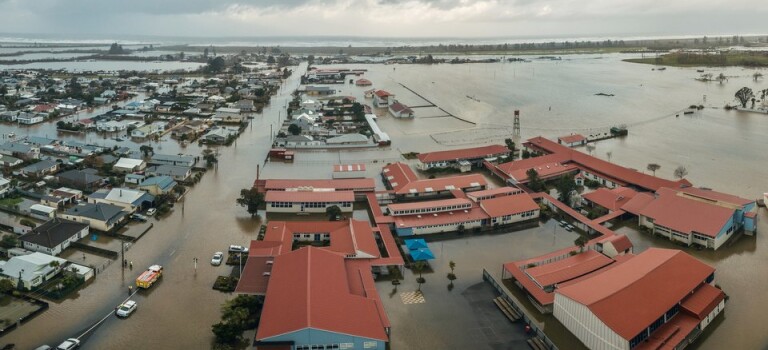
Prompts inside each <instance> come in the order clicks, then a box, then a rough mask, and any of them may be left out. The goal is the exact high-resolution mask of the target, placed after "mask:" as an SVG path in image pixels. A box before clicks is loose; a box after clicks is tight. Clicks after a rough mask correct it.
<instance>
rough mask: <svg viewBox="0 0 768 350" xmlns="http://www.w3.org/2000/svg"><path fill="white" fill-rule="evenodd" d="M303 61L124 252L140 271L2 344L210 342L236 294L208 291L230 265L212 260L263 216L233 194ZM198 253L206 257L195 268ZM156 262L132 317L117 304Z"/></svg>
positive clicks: (79, 297) (190, 149)
mask: <svg viewBox="0 0 768 350" xmlns="http://www.w3.org/2000/svg"><path fill="white" fill-rule="evenodd" d="M305 69H306V65H305V64H303V65H301V66H300V67H294V73H293V74H292V76H291V77H289V78H288V79H287V80H286V81H284V84H283V86H282V87H281V89H280V91H279V92H278V94H277V95H275V96H273V98H272V100H271V102H270V105H269V106H267V107H266V108H265V109H264V111H263V113H262V114H261V115H255V118H254V119H253V120H251V125H249V126H248V127H247V128H246V129H245V131H244V132H243V134H242V135H241V136H240V138H238V139H237V141H236V142H235V143H233V144H232V145H231V146H229V147H220V148H219V149H218V152H219V165H218V167H217V168H216V169H211V170H209V171H208V172H207V173H206V174H205V175H204V176H203V178H202V180H201V181H200V183H198V184H196V185H195V186H194V187H192V188H191V191H190V192H189V193H188V194H187V195H186V196H185V198H184V199H183V200H182V201H183V203H182V202H179V203H178V204H177V205H176V207H175V209H174V211H173V212H172V213H171V214H170V215H168V216H166V217H164V218H162V219H159V220H157V219H151V220H156V221H154V228H153V229H152V230H151V231H149V232H148V233H147V234H146V235H145V236H144V237H142V238H141V239H140V240H139V241H138V242H136V243H135V244H134V246H133V247H132V249H130V251H129V252H127V253H126V258H127V259H128V260H131V261H132V262H133V263H134V265H135V266H134V269H133V270H129V269H122V268H121V264H111V265H110V266H109V267H107V268H106V269H105V270H104V271H102V272H101V273H100V274H99V275H97V276H96V278H95V280H94V281H93V282H92V283H90V284H89V285H87V286H86V287H85V288H83V289H81V290H80V291H78V292H77V293H76V294H75V295H74V296H72V297H71V298H70V299H66V300H64V301H61V302H60V303H51V306H50V308H49V309H48V310H47V311H46V312H44V313H42V314H41V315H39V316H37V317H35V318H33V319H32V320H30V321H29V322H27V323H25V324H23V325H22V326H21V327H20V328H19V329H16V330H14V331H12V332H11V333H9V334H8V335H7V336H5V337H4V339H3V342H2V343H14V344H16V346H17V348H19V349H32V348H35V347H37V346H40V345H43V344H47V345H51V346H55V345H57V344H59V343H60V342H61V341H63V340H65V339H67V338H79V339H80V340H81V341H82V342H83V343H82V349H86V350H87V349H127V348H139V349H174V348H185V349H208V348H210V346H211V344H212V341H213V334H212V332H211V325H213V324H214V323H216V322H218V320H219V318H220V306H221V304H222V303H223V302H224V301H225V300H227V299H229V298H231V297H232V296H233V295H232V294H228V293H221V292H218V291H215V290H213V289H211V287H212V286H213V282H214V281H215V279H216V277H217V276H219V275H228V274H229V272H230V271H231V268H232V267H230V266H225V265H222V266H218V267H217V266H211V265H210V264H209V263H207V262H208V261H210V260H209V259H210V258H211V256H212V254H213V253H214V252H216V251H226V247H227V246H228V245H230V244H240V245H246V244H247V243H248V242H249V241H250V240H251V239H255V237H256V235H257V233H258V227H259V225H260V220H259V218H251V217H250V215H249V214H248V213H247V212H246V211H245V210H244V209H243V208H242V207H239V206H237V205H236V203H235V199H236V198H237V197H239V192H240V189H242V188H249V187H250V186H252V184H253V181H254V178H255V176H256V166H257V165H261V164H263V161H264V159H265V157H266V155H267V153H268V151H269V148H270V146H271V136H270V135H269V134H270V125H272V126H273V128H274V127H277V126H278V125H280V119H281V118H285V114H286V113H285V107H286V106H287V103H288V102H289V101H290V100H291V99H292V96H291V92H293V91H294V90H295V89H296V88H297V87H298V85H299V78H300V75H301V72H303V71H304V70H305ZM274 130H275V132H276V130H277V128H274ZM161 145H162V146H161ZM161 145H156V144H155V145H153V146H154V147H155V151H156V152H158V153H177V152H174V151H175V148H176V147H179V146H178V145H176V144H175V141H168V142H165V143H162V144H161ZM159 148H165V151H163V150H162V149H159ZM204 148H205V147H198V146H197V145H196V144H193V145H188V146H187V147H186V148H185V149H180V150H179V152H184V153H187V154H201V153H202V151H203V149H204ZM212 148H213V147H212ZM182 208H183V209H182ZM194 258H197V259H199V262H198V265H197V269H195V265H194V262H193V261H194V260H193V259H194ZM153 264H159V265H162V266H163V267H164V273H163V277H162V278H161V279H160V280H159V281H158V282H157V283H156V284H155V285H154V286H152V287H151V288H150V289H147V290H139V291H135V292H133V294H132V296H131V298H132V299H133V300H136V301H137V303H138V308H137V310H136V312H134V313H133V314H132V315H131V316H130V317H128V318H125V319H119V318H117V317H115V316H113V315H114V309H115V307H116V306H118V305H119V304H121V303H122V302H123V301H124V300H126V295H127V290H128V286H129V285H132V284H133V283H134V279H135V278H136V277H137V276H138V274H139V273H141V271H142V270H144V269H145V268H146V267H148V266H149V265H153Z"/></svg>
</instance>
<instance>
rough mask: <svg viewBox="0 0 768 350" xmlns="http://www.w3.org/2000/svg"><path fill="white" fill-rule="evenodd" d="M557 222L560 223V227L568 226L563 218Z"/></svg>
mask: <svg viewBox="0 0 768 350" xmlns="http://www.w3.org/2000/svg"><path fill="white" fill-rule="evenodd" d="M559 224H560V227H565V226H568V223H567V222H565V220H560V222H559Z"/></svg>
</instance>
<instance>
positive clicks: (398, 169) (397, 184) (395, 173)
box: [381, 162, 419, 191]
mask: <svg viewBox="0 0 768 350" xmlns="http://www.w3.org/2000/svg"><path fill="white" fill-rule="evenodd" d="M381 172H382V174H383V175H384V177H385V178H386V179H387V181H388V182H389V185H390V186H392V189H393V190H395V191H397V190H399V189H401V188H402V187H403V186H405V185H407V184H408V183H410V182H412V181H416V180H418V179H419V178H418V176H416V173H414V172H413V169H411V167H409V166H408V164H404V163H400V162H397V163H392V164H388V165H386V166H384V168H382V171H381Z"/></svg>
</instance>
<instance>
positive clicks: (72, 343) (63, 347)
mask: <svg viewBox="0 0 768 350" xmlns="http://www.w3.org/2000/svg"><path fill="white" fill-rule="evenodd" d="M78 346H80V341H79V340H77V339H75V338H69V339H67V340H65V341H64V342H62V343H61V344H59V346H57V347H56V350H72V349H74V348H77V347H78Z"/></svg>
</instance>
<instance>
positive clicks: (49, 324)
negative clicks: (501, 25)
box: [0, 54, 768, 349]
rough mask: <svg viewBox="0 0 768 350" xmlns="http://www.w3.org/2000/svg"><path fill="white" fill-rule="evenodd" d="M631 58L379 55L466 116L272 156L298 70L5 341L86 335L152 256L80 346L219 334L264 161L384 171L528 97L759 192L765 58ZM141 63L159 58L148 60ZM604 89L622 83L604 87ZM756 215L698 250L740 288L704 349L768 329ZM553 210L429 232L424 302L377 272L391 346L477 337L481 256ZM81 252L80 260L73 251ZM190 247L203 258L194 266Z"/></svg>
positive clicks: (546, 238) (743, 344)
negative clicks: (230, 263) (657, 63)
mask: <svg viewBox="0 0 768 350" xmlns="http://www.w3.org/2000/svg"><path fill="white" fill-rule="evenodd" d="M625 57H629V56H627V55H621V54H612V55H602V56H599V55H572V56H564V57H563V59H562V60H561V61H543V60H533V61H532V62H530V63H494V64H464V65H449V64H441V65H432V66H426V65H359V66H356V65H350V66H345V68H364V69H368V72H367V73H366V75H365V77H366V78H367V79H369V80H371V81H373V84H374V87H375V88H378V89H385V90H387V91H390V92H392V93H394V94H396V95H397V98H398V99H399V100H400V101H402V102H403V103H406V104H409V105H415V106H418V105H423V104H425V103H424V102H425V101H424V100H423V99H422V98H420V97H418V96H416V95H415V94H413V93H412V92H410V91H409V90H408V89H406V88H405V87H403V86H402V85H401V84H403V85H405V86H407V87H408V88H410V89H412V90H413V91H416V92H418V93H419V94H421V95H422V96H424V97H425V98H427V99H429V100H430V101H432V102H434V103H435V104H436V105H437V106H439V107H441V108H443V109H444V110H446V111H448V112H450V113H451V114H453V115H455V116H457V117H460V118H461V119H464V120H459V119H456V118H453V117H441V116H439V113H436V112H435V111H434V110H432V109H430V110H424V111H425V112H424V113H425V114H424V115H422V114H421V110H422V109H421V108H416V109H415V112H416V118H415V119H414V120H397V119H394V118H392V117H391V116H388V115H386V114H385V112H384V110H379V111H377V114H379V115H380V118H379V124H380V126H381V128H382V129H383V130H384V131H385V132H387V133H389V135H390V136H391V138H392V140H393V142H392V146H391V147H387V148H382V149H371V150H355V151H341V152H338V151H334V152H316V151H315V152H302V151H298V152H297V155H296V161H295V162H294V163H293V164H290V163H277V162H265V158H266V154H267V152H268V150H269V147H270V144H271V137H270V135H269V133H270V125H272V127H273V128H274V130H275V131H276V130H277V128H276V127H277V126H278V125H279V124H280V121H281V120H282V119H284V118H285V106H286V103H287V101H289V100H290V96H289V94H290V92H291V91H293V89H295V88H296V87H297V86H298V77H299V75H300V74H297V73H295V74H294V75H293V76H292V77H291V78H290V79H288V81H286V83H285V85H284V86H283V88H282V90H281V91H280V93H279V94H278V95H277V96H275V98H273V100H272V103H271V104H270V106H268V107H267V108H265V110H264V112H263V114H262V115H257V116H256V117H255V119H253V120H252V121H251V125H249V126H248V127H247V128H246V129H245V131H244V133H243V134H242V135H241V136H240V138H239V139H237V141H236V142H235V143H234V144H233V145H232V146H230V147H221V148H219V154H220V155H219V166H218V168H217V169H213V170H209V171H208V172H207V173H206V174H205V175H204V176H203V178H202V180H201V182H200V183H198V184H196V185H195V186H194V187H192V188H191V191H190V192H189V193H188V195H187V196H186V197H185V198H184V200H183V202H180V203H178V204H177V205H176V206H175V208H174V211H173V212H172V214H170V215H169V216H167V217H165V218H162V219H159V220H156V219H154V218H153V219H150V222H151V223H153V224H154V227H153V228H152V229H151V230H150V231H149V232H148V233H147V234H146V235H144V236H143V237H142V238H141V239H140V240H139V241H138V242H137V243H136V244H135V245H134V246H133V247H131V249H130V250H129V251H128V252H127V254H126V258H127V259H129V260H131V261H133V263H134V270H133V271H130V270H128V269H125V270H123V269H121V266H120V264H112V265H110V266H108V267H107V268H106V269H105V270H104V271H103V272H100V273H99V275H97V276H96V280H95V281H94V282H93V283H91V284H90V285H89V286H87V287H86V288H84V289H83V290H81V291H80V292H79V293H78V294H77V295H76V297H73V298H70V299H66V300H64V301H61V302H59V303H51V307H50V309H49V310H47V311H46V312H44V313H42V314H41V315H39V316H37V317H36V318H34V319H33V320H31V321H30V322H28V323H26V324H24V325H23V326H22V327H20V328H19V329H17V330H14V331H13V332H11V333H9V334H8V335H7V336H5V337H4V339H3V342H9V343H16V344H17V345H18V346H19V347H20V348H22V349H27V348H34V347H35V346H38V345H41V344H53V343H58V342H59V341H61V340H62V339H64V338H67V337H72V336H79V335H80V334H82V333H83V332H84V331H85V330H86V329H87V328H88V327H89V326H90V325H91V324H93V323H95V322H96V321H98V320H100V319H101V318H103V317H104V316H105V315H107V314H108V313H110V312H111V311H112V310H113V308H114V307H115V306H116V305H118V304H119V303H120V302H121V301H122V300H123V299H125V298H126V297H127V286H128V285H131V284H132V283H133V280H134V279H135V277H136V276H137V275H138V273H139V272H140V271H141V270H143V269H144V268H146V267H147V266H149V265H151V264H161V265H163V266H164V267H165V276H164V277H163V280H162V282H160V283H159V284H158V285H156V286H154V287H153V288H152V289H150V290H148V291H142V292H140V293H138V294H137V295H136V296H135V297H134V299H136V300H137V301H138V303H139V305H140V306H139V309H138V311H137V312H136V313H135V314H134V315H133V316H131V317H130V318H128V319H125V320H120V319H117V318H114V317H113V318H109V319H108V320H107V321H105V322H104V323H103V324H102V325H101V326H100V327H98V328H97V329H96V330H95V331H93V332H92V334H90V335H88V337H86V342H85V343H84V345H83V348H84V349H119V348H129V347H130V348H150V349H151V348H156V349H163V348H188V349H206V348H210V344H211V342H212V340H213V335H212V333H211V325H212V324H214V323H216V322H218V319H219V312H220V311H219V310H220V308H219V307H220V305H221V303H222V302H223V301H224V300H226V299H228V298H231V297H232V295H230V294H225V293H220V292H217V291H214V290H212V289H211V286H212V285H213V281H214V280H215V278H216V276H218V275H225V274H228V273H229V269H230V267H226V266H220V267H214V266H210V264H208V263H207V262H208V261H209V259H210V257H211V255H212V254H213V252H215V251H224V250H225V249H226V247H227V246H228V245H229V244H241V245H245V244H247V242H248V241H249V240H251V239H255V237H256V235H257V233H258V228H259V225H260V223H261V222H260V220H259V219H253V218H251V217H250V215H248V214H247V212H246V211H245V210H244V209H243V208H241V207H238V206H236V204H235V198H237V197H238V196H239V192H240V189H242V188H246V187H250V186H251V185H252V183H253V181H254V179H255V177H256V167H257V166H258V165H260V166H261V177H262V178H278V177H281V178H329V177H330V173H331V165H332V164H336V163H353V162H354V163H357V162H362V163H367V164H368V170H367V175H368V176H369V177H374V178H376V179H377V183H378V184H379V186H380V185H381V183H380V178H379V176H378V172H379V171H380V167H381V165H383V164H386V163H387V162H393V161H396V160H398V159H400V153H401V152H411V151H416V152H424V151H429V150H440V149H446V148H450V147H464V146H467V145H474V144H482V143H500V142H503V140H504V138H507V137H510V135H511V131H512V115H513V111H514V110H520V111H521V115H522V118H521V119H522V121H521V124H522V139H523V140H524V139H527V138H530V137H534V136H538V135H543V136H546V137H555V136H561V135H565V134H569V133H571V132H579V133H591V132H603V131H604V130H606V129H607V128H609V127H611V126H614V125H620V124H625V125H627V127H628V129H629V136H627V137H625V138H621V139H613V140H608V141H600V142H599V143H597V145H596V146H597V148H596V150H595V152H594V155H596V156H598V157H601V158H608V152H610V154H611V156H610V157H611V161H613V162H616V163H619V164H621V165H624V166H628V167H632V168H636V169H640V170H643V169H645V168H646V165H647V164H648V163H658V164H660V165H661V169H660V170H659V171H657V175H659V176H662V177H666V178H672V171H673V170H674V169H675V168H676V167H677V166H678V165H683V166H685V167H686V168H687V169H688V172H689V176H688V178H689V179H690V181H691V182H693V183H694V184H695V185H697V186H705V187H711V188H714V189H716V190H720V191H723V192H729V193H733V194H737V195H739V196H742V197H745V198H757V196H759V195H761V194H762V193H763V192H765V191H766V190H768V181H767V180H766V179H768V166H767V165H766V164H768V152H765V150H764V149H762V147H765V145H766V142H765V137H766V136H765V135H768V116H766V115H760V114H747V113H739V112H734V111H730V112H728V111H724V110H723V109H722V107H723V106H724V105H725V104H726V103H728V102H731V101H732V100H733V94H734V93H735V91H736V90H738V89H739V88H741V87H742V86H750V87H752V88H753V89H756V88H760V86H759V84H756V83H754V82H753V81H752V73H753V70H748V69H741V68H728V69H717V70H714V69H713V70H710V69H707V71H708V72H711V73H714V74H715V75H717V74H719V73H720V72H723V73H725V74H726V75H727V76H729V80H728V81H727V82H725V83H723V84H718V83H716V82H711V83H702V82H698V81H696V80H694V78H696V77H698V76H699V73H697V72H696V69H695V68H669V69H667V70H665V71H652V70H651V68H652V67H651V66H647V65H638V64H630V63H624V62H621V59H622V58H625ZM75 63H76V64H78V65H77V66H75V68H78V69H98V68H89V66H88V64H97V63H96V62H94V63H87V62H73V64H75ZM144 67H145V68H146V69H154V68H152V66H151V65H148V64H144ZM303 67H304V66H302V68H303ZM300 71H301V70H299V72H300ZM763 85H764V84H763ZM333 87H334V88H336V89H340V94H342V95H351V96H354V97H356V98H357V99H358V100H363V91H364V90H366V89H367V88H362V87H356V86H354V85H350V84H345V85H333ZM601 92H602V93H606V94H613V95H614V96H613V97H607V96H596V95H595V94H597V93H601ZM705 95H706V102H705V101H704V98H705V97H704V96H705ZM467 96H471V97H473V99H470V98H468V97H467ZM365 102H366V103H368V104H370V101H369V100H368V101H365ZM731 103H732V102H731ZM691 104H703V105H705V106H706V107H707V108H705V109H704V110H701V111H698V112H696V113H694V114H693V115H683V114H682V113H680V115H679V117H676V116H675V115H676V114H678V112H679V111H681V110H682V109H683V108H685V107H687V106H689V105H691ZM420 116H429V117H432V118H420ZM0 130H1V131H2V132H1V133H2V134H7V133H9V132H14V133H16V134H17V135H19V136H24V135H37V136H46V135H47V136H48V137H60V138H76V139H78V140H80V141H88V142H97V143H103V144H107V145H121V146H123V145H131V146H132V147H133V148H136V149H137V148H138V144H134V143H132V142H131V141H124V142H122V143H117V142H116V141H113V140H109V139H106V140H105V139H103V138H101V137H99V136H97V135H95V134H89V135H87V136H70V135H64V134H56V132H55V126H53V125H51V124H45V125H39V126H35V127H30V128H24V127H18V126H16V125H13V126H11V125H8V124H3V125H0ZM152 146H153V147H155V151H156V152H158V153H166V154H176V153H180V152H183V153H187V154H193V155H197V154H200V153H201V152H202V149H203V148H201V147H198V146H197V144H190V145H188V146H186V147H184V148H182V147H181V146H180V145H179V144H178V143H177V142H176V141H172V140H168V139H167V138H166V140H162V141H160V142H159V143H153V144H152ZM354 217H356V218H364V217H366V213H365V211H364V210H362V211H361V210H356V211H355V213H354ZM758 221H759V227H758V234H757V237H756V238H755V237H741V238H740V239H739V240H738V241H736V242H734V244H732V245H731V246H727V247H724V248H722V249H720V250H718V251H716V252H710V251H695V250H692V249H687V250H686V251H687V252H689V253H691V254H693V255H694V256H696V257H697V258H700V259H702V260H703V261H705V262H707V263H709V264H712V265H714V266H715V267H716V268H717V272H716V282H717V283H718V284H719V285H720V286H722V288H723V290H724V291H725V292H726V293H727V294H728V295H729V296H730V300H729V303H728V305H727V307H726V309H725V313H724V316H725V317H723V318H722V322H720V323H719V324H717V325H716V327H712V328H711V330H708V331H707V332H705V335H704V337H703V338H702V339H700V341H699V342H697V343H696V345H695V347H696V348H698V349H723V348H728V347H730V348H734V349H756V348H762V347H765V346H766V344H767V343H768V316H766V315H765V312H764V310H768V300H766V299H765V298H764V297H763V294H764V293H763V291H764V290H766V289H768V279H766V278H765V276H768V267H766V266H768V264H765V263H766V260H767V259H766V256H767V255H766V254H765V253H764V252H765V251H766V249H768V243H766V241H765V240H764V239H763V237H762V235H763V234H765V232H768V215H766V211H765V210H764V209H760V213H759V220H758ZM547 225H551V223H548V224H546V225H544V226H541V227H539V228H537V229H533V230H525V231H521V232H514V233H508V234H502V235H484V236H480V237H471V236H467V237H462V238H459V239H454V240H450V241H445V242H435V243H432V247H433V251H434V252H435V255H436V256H437V260H435V261H434V263H433V269H434V272H433V273H431V274H430V275H427V276H425V277H426V279H427V283H426V284H425V285H424V286H423V287H422V288H423V290H424V292H425V297H426V299H427V302H426V303H424V304H420V305H417V306H413V307H412V306H410V305H404V304H403V303H402V302H401V301H400V300H398V299H399V296H398V293H399V292H402V291H406V290H407V289H409V288H410V290H414V289H415V288H416V283H415V282H414V276H413V275H412V274H411V273H410V271H406V281H404V283H403V285H401V286H400V287H399V291H398V292H396V293H395V294H393V295H389V294H390V293H391V291H392V285H391V284H389V283H388V282H385V281H382V282H379V283H378V289H379V292H380V294H381V298H382V300H383V301H384V304H385V307H386V309H387V311H388V313H389V315H390V318H391V321H392V323H393V331H392V340H391V346H392V348H393V349H426V348H438V347H440V348H451V349H452V348H456V349H458V348H467V346H470V345H472V343H471V342H469V341H467V339H470V338H467V337H469V332H470V331H472V330H470V329H469V328H467V327H468V324H469V323H472V322H475V321H473V320H472V319H470V320H469V321H466V320H461V317H463V315H464V313H466V312H472V311H471V309H468V306H467V305H469V304H468V302H467V300H469V299H466V298H463V297H462V293H463V292H465V291H467V290H468V289H470V288H472V287H473V286H475V285H477V284H478V283H480V282H481V281H482V269H483V268H485V269H487V270H488V271H489V272H491V273H492V274H494V275H497V276H498V275H500V274H501V264H502V263H504V262H508V261H512V260H516V259H520V258H524V257H530V256H535V255H539V254H542V253H546V252H549V251H552V250H554V249H557V248H561V247H565V246H568V245H571V244H572V243H573V240H574V238H575V234H572V233H566V232H564V231H562V230H558V229H556V228H553V227H550V226H547ZM622 230H624V229H622ZM622 230H620V232H624V231H622ZM626 233H627V234H628V235H629V236H630V237H631V238H632V241H633V242H634V243H635V251H636V252H639V251H642V250H644V249H645V248H647V247H650V246H658V247H675V246H672V245H671V244H670V243H669V242H667V241H664V240H659V239H653V238H650V237H647V236H643V235H640V234H637V233H635V232H634V231H633V230H629V229H627V231H626ZM101 239H102V238H98V239H97V241H95V242H94V244H104V245H105V246H108V247H112V242H108V241H107V240H104V241H103V242H101V241H99V240H101ZM65 257H66V256H65ZM69 258H70V259H72V260H74V261H78V260H77V256H74V257H69ZM91 258H92V257H91V256H88V257H87V258H86V259H91ZM193 258H199V259H200V263H199V264H198V266H197V269H195V268H194V264H193ZM93 259H98V258H97V257H93ZM102 259H103V258H102ZM449 260H454V261H455V262H456V264H457V271H456V274H457V275H458V277H459V278H458V280H456V281H455V283H454V288H453V290H452V291H448V290H447V288H446V285H447V284H448V280H447V279H446V278H445V273H446V272H447V269H448V266H447V261H449ZM544 322H546V318H545V319H544ZM474 331H476V329H475V330H474ZM427 335H428V336H427ZM561 348H562V349H567V348H568V347H567V346H564V347H561Z"/></svg>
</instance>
